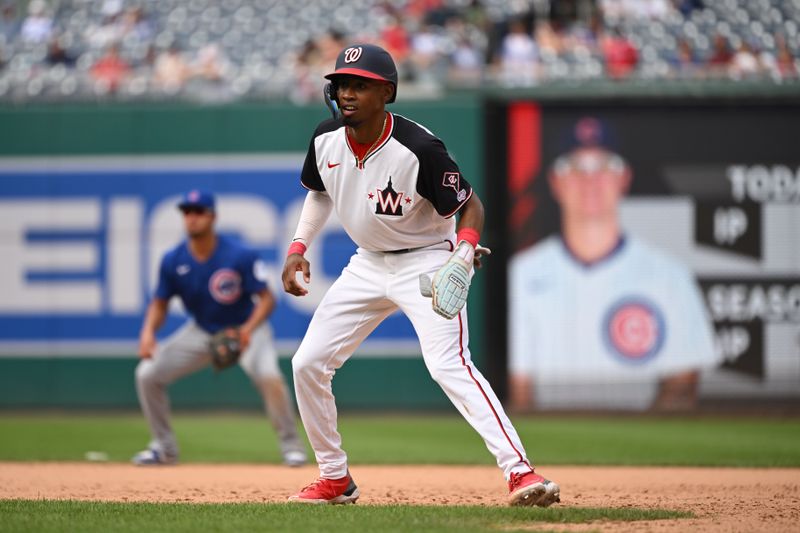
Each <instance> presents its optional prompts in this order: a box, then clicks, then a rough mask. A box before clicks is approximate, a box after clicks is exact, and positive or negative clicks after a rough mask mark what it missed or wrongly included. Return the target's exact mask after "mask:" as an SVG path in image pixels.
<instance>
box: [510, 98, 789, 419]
mask: <svg viewBox="0 0 800 533" xmlns="http://www.w3.org/2000/svg"><path fill="white" fill-rule="evenodd" d="M793 113H794V115H793ZM796 113H797V108H796V107H791V106H789V107H786V108H784V107H781V106H774V107H768V106H756V105H749V106H748V105H736V106H733V105H724V104H717V105H704V106H700V105H694V104H691V103H686V102H678V103H676V104H674V105H672V106H671V107H669V108H667V107H664V106H662V105H655V104H637V105H634V106H622V105H616V104H605V105H598V106H595V107H594V108H592V109H588V108H585V109H582V108H576V107H569V106H559V105H556V104H553V105H542V106H539V105H538V104H535V103H532V102H522V103H519V104H511V105H510V106H509V107H508V111H507V120H508V123H509V132H513V135H514V136H515V137H513V138H510V139H509V143H508V145H509V150H508V184H509V192H510V194H509V202H510V203H509V208H510V209H509V211H510V216H509V218H508V227H509V230H510V231H509V234H510V239H511V243H510V245H511V246H510V248H511V249H510V260H509V269H508V281H507V283H508V300H507V311H508V318H507V320H508V324H509V326H508V372H509V376H510V381H509V384H510V386H511V388H510V393H511V398H510V399H511V401H512V402H513V404H514V405H515V406H516V407H517V408H520V409H530V408H538V409H626V410H643V409H659V410H676V409H690V408H692V407H694V406H697V405H702V404H703V402H718V401H729V400H732V399H741V398H748V399H761V400H765V401H796V400H797V398H798V397H800V387H797V383H798V382H800V342H798V339H800V257H799V256H798V255H797V250H798V249H800V247H799V246H798V244H800V231H798V229H797V228H798V225H797V223H796V221H797V220H798V218H797V217H798V216H800V208H799V207H798V203H800V187H798V186H799V185H800V159H798V156H797V154H796V150H794V149H793V148H792V141H791V139H792V134H791V129H792V126H791V124H792V120H793V119H792V117H793V116H795V117H796ZM756 124H757V125H758V127H756V126H755V125H756ZM526 150H527V151H526Z"/></svg>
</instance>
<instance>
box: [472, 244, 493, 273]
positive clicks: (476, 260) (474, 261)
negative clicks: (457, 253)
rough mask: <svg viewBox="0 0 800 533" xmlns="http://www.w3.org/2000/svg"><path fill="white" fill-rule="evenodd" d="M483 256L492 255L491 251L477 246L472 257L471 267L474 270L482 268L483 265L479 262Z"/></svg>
mask: <svg viewBox="0 0 800 533" xmlns="http://www.w3.org/2000/svg"><path fill="white" fill-rule="evenodd" d="M485 255H492V250H490V249H489V248H487V247H485V246H481V245H480V244H478V246H477V247H476V248H475V255H474V256H473V257H472V265H473V266H474V267H475V268H480V267H482V266H483V263H482V262H481V257H483V256H485Z"/></svg>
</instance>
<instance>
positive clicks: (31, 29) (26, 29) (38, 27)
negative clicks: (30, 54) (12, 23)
mask: <svg viewBox="0 0 800 533" xmlns="http://www.w3.org/2000/svg"><path fill="white" fill-rule="evenodd" d="M52 32H53V19H52V18H51V17H50V15H49V14H48V13H47V4H46V3H45V2H44V0H31V3H30V4H28V16H27V17H26V18H25V20H24V21H23V23H22V28H21V29H20V36H21V37H22V39H23V40H24V41H28V42H33V43H43V42H45V41H47V40H48V39H49V38H50V34H51V33H52Z"/></svg>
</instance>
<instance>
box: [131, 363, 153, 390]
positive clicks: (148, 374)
mask: <svg viewBox="0 0 800 533" xmlns="http://www.w3.org/2000/svg"><path fill="white" fill-rule="evenodd" d="M155 378H156V372H155V365H154V364H153V361H152V360H150V359H142V360H141V361H139V364H138V365H136V383H138V384H139V385H148V384H151V383H154V382H155Z"/></svg>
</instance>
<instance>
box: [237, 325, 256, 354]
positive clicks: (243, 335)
mask: <svg viewBox="0 0 800 533" xmlns="http://www.w3.org/2000/svg"><path fill="white" fill-rule="evenodd" d="M252 336H253V330H251V329H250V328H248V327H246V326H242V327H241V328H239V346H240V347H241V348H242V351H243V352H244V351H245V350H247V347H248V346H250V339H251V338H252Z"/></svg>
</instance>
